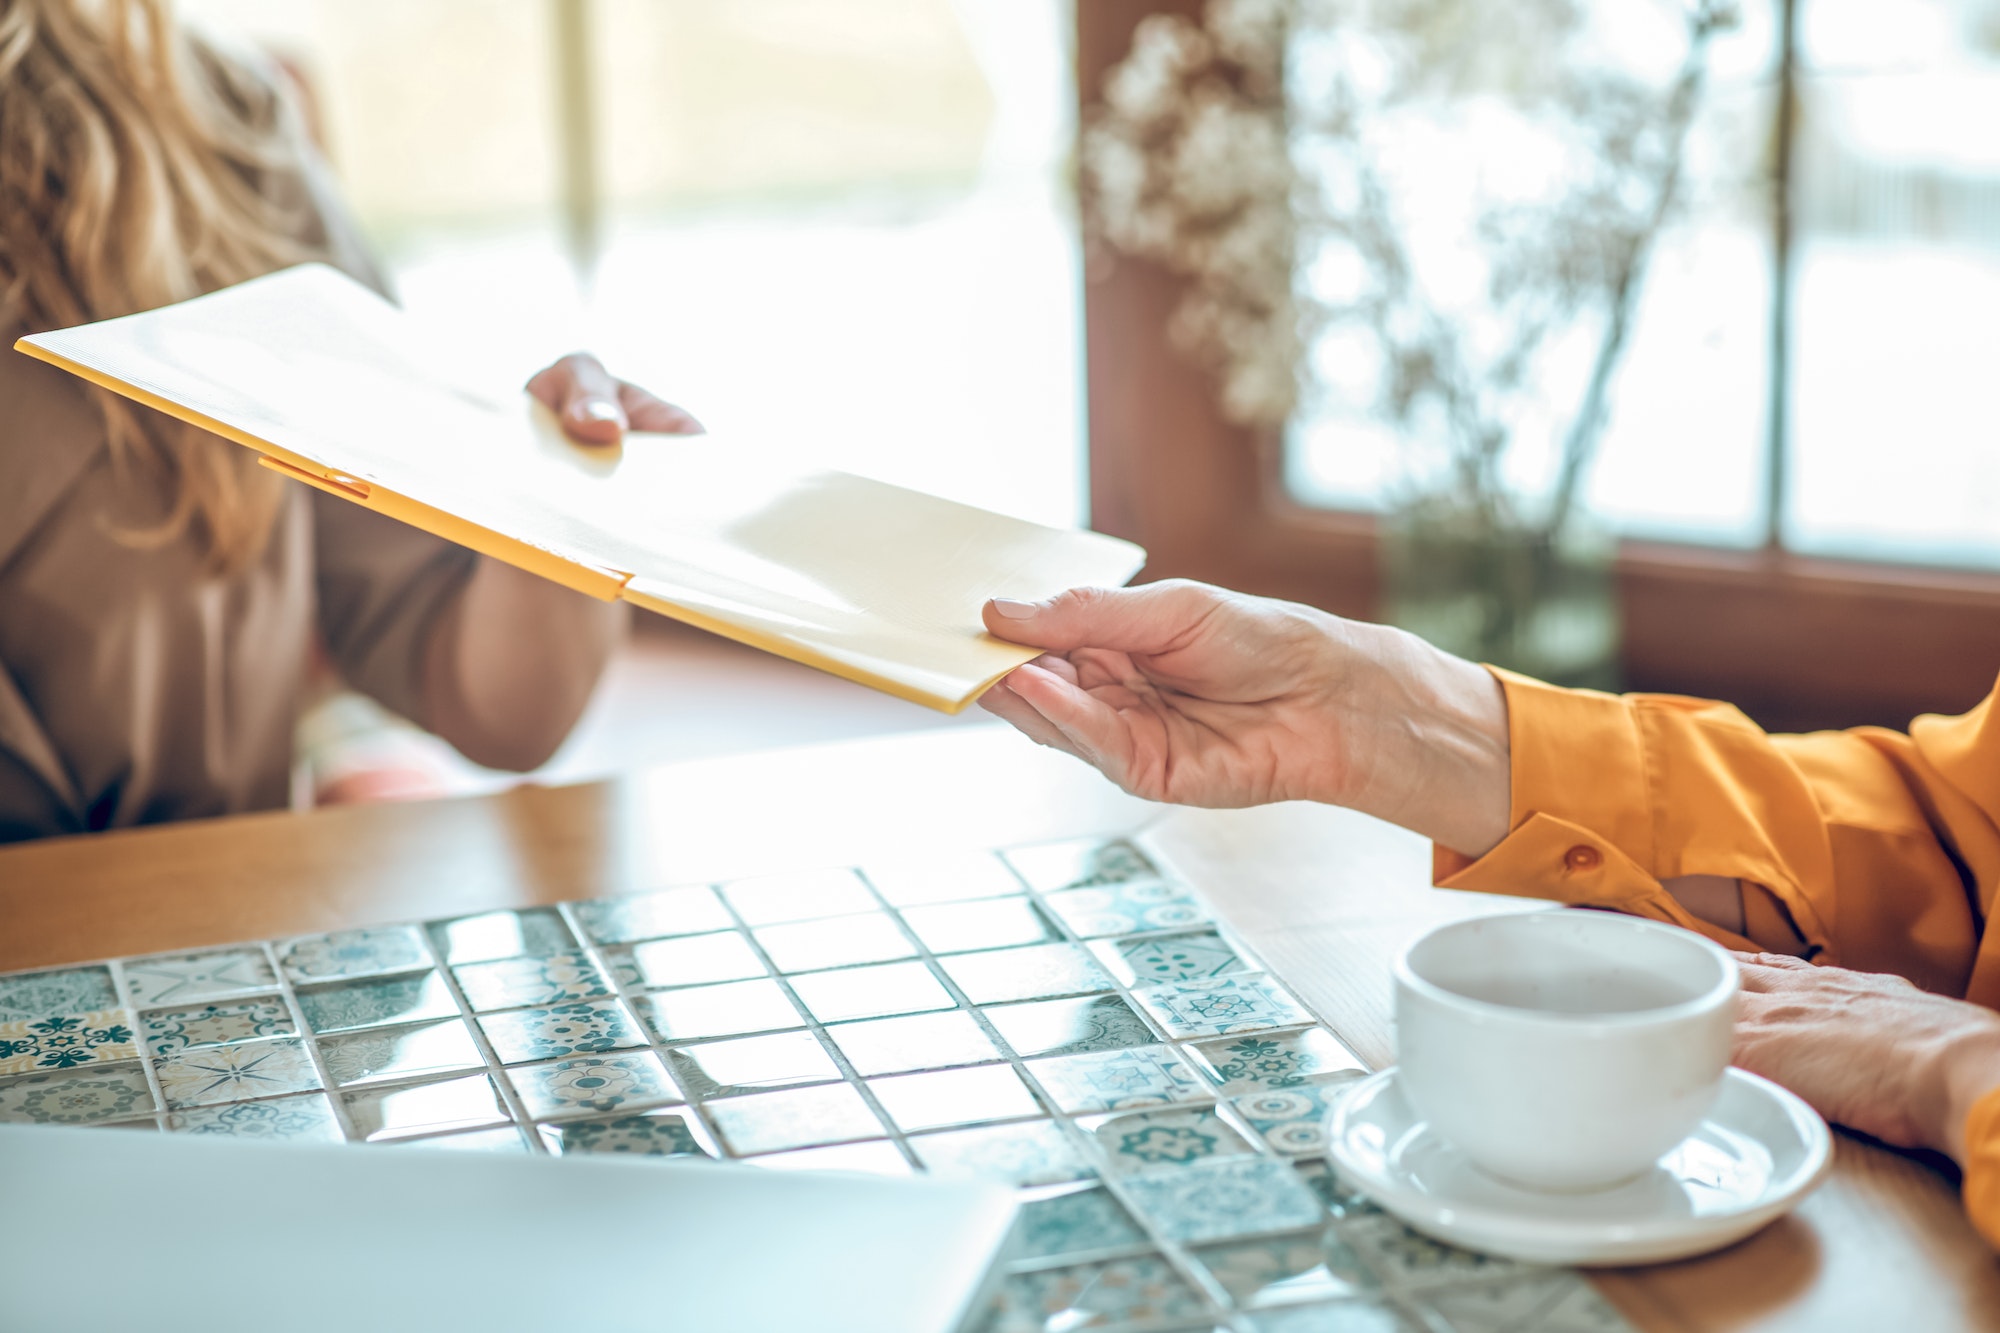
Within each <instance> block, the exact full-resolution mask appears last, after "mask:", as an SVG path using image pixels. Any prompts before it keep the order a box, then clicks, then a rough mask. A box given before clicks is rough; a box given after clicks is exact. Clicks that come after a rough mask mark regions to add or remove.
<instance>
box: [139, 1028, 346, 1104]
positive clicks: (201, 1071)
mask: <svg viewBox="0 0 2000 1333" xmlns="http://www.w3.org/2000/svg"><path fill="white" fill-rule="evenodd" d="M153 1072H154V1074H155V1075H157V1076H158V1078H159V1080H160V1093H161V1095H162V1096H164V1097H165V1098H166V1099H167V1107H168V1109H169V1110H174V1111H180V1110H185V1109H186V1108H188V1107H190V1106H213V1105H216V1104H217V1103H219V1102H242V1101H249V1100H251V1099H253V1098H257V1097H275V1096H278V1095H279V1094H281V1093H287V1092H309V1091H312V1090H314V1089H317V1088H318V1087H319V1073H318V1071H317V1070H315V1069H314V1068H313V1064H312V1060H311V1058H310V1057H309V1056H307V1054H306V1050H305V1047H304V1046H303V1045H302V1044H301V1043H300V1042H299V1041H298V1040H297V1039H296V1038H292V1037H279V1038H276V1039H274V1040H270V1041H246V1042H234V1043H231V1044H229V1045H226V1046H200V1047H196V1048H194V1049H193V1050H186V1051H180V1052H177V1053H176V1054H173V1055H170V1056H167V1057H165V1058H163V1059H158V1060H155V1061H154V1062H153Z"/></svg>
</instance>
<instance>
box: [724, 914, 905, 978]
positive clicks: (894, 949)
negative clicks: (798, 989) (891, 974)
mask: <svg viewBox="0 0 2000 1333" xmlns="http://www.w3.org/2000/svg"><path fill="white" fill-rule="evenodd" d="M756 935H757V943H758V944H759V945H760V946H761V947H762V948H763V950H764V952H765V953H767V954H769V955H770V957H771V963H772V965H773V966H775V967H776V968H777V969H778V970H779V971H780V972H816V971H819V970H820V969H822V968H828V967H851V966H853V965H855V964H857V963H887V962H891V961H893V960H895V959H898V958H913V957H915V956H916V952H917V950H916V946H915V945H913V944H911V943H910V941H909V938H908V937H907V936H906V935H904V934H903V932H902V931H901V930H900V929H898V928H897V926H896V919H895V918H894V917H892V916H890V915H889V914H888V913H887V912H857V913H855V914H854V915H852V916H835V917H827V918H825V919H824V920H820V921H792V922H787V923H785V924H784V925H778V926H760V927H758V929H757V931H756Z"/></svg>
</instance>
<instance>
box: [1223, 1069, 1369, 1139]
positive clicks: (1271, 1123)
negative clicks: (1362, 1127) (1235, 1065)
mask: <svg viewBox="0 0 2000 1333" xmlns="http://www.w3.org/2000/svg"><path fill="white" fill-rule="evenodd" d="M1360 1077H1362V1076H1361V1074H1360V1073H1359V1072H1358V1071H1356V1072H1354V1073H1352V1074H1350V1075H1348V1076H1347V1077H1346V1078H1345V1079H1339V1078H1338V1076H1336V1081H1334V1082H1330V1083H1311V1084H1307V1085H1306V1086H1304V1087H1299V1088H1273V1089H1271V1090H1270V1091H1269V1092H1253V1093H1251V1094H1250V1095H1249V1096H1247V1097H1238V1098H1235V1099H1234V1100H1233V1101H1231V1102H1230V1103H1229V1104H1230V1105H1231V1106H1234V1107H1235V1108H1236V1109H1237V1111H1239V1112H1240V1113H1241V1114H1242V1116H1243V1118H1244V1119H1245V1120H1248V1121H1249V1122H1250V1128H1251V1129H1253V1130H1255V1131H1257V1133H1258V1135H1259V1136H1260V1137H1262V1138H1263V1140H1264V1142H1266V1143H1268V1144H1270V1145H1271V1147H1272V1148H1274V1149H1276V1150H1277V1151H1278V1152H1281V1153H1286V1154H1289V1155H1291V1156H1296V1157H1304V1156H1311V1155H1314V1154H1317V1153H1323V1152H1325V1151H1326V1113H1327V1108H1328V1106H1329V1104H1330V1099H1331V1098H1333V1097H1336V1096H1338V1095H1339V1092H1340V1090H1341V1089H1342V1088H1344V1087H1346V1086H1347V1085H1348V1084H1349V1083H1351V1082H1353V1081H1354V1080H1356V1079H1358V1078H1360Z"/></svg>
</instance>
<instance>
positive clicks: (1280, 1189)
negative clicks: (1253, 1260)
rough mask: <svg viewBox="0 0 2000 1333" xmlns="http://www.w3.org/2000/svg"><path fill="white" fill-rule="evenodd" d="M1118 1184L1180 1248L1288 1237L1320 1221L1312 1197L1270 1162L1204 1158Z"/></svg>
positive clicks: (1285, 1170)
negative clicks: (1256, 1237) (1280, 1234)
mask: <svg viewBox="0 0 2000 1333" xmlns="http://www.w3.org/2000/svg"><path fill="white" fill-rule="evenodd" d="M1124 1184H1125V1190H1126V1194H1127V1195H1128V1196H1129V1197H1130V1198H1131V1200H1132V1202H1133V1203H1134V1204H1135V1205H1137V1207H1138V1209H1139V1211H1140V1212H1141V1213H1142V1214H1144V1215H1145V1216H1146V1217H1147V1218H1148V1219H1149V1220H1150V1221H1151V1222H1152V1224H1153V1225H1154V1226H1155V1227H1156V1228H1158V1230H1159V1232H1160V1234H1161V1235H1163V1236H1165V1237H1167V1238H1168V1239H1169V1240H1177V1241H1181V1242H1183V1243H1192V1242H1195V1241H1207V1240H1234V1239H1236V1238H1237V1237H1240V1236H1252V1235H1257V1234H1260V1233H1263V1232H1269V1231H1293V1230H1297V1229H1299V1228H1301V1227H1309V1226H1314V1225H1317V1224H1318V1223H1319V1221H1320V1219H1321V1217H1322V1216H1323V1214H1322V1213H1321V1211H1320V1206H1319V1200H1318V1199H1317V1198H1315V1197H1314V1196H1313V1192H1312V1191H1311V1190H1309V1189H1307V1188H1306V1187H1305V1185H1304V1183H1303V1182H1301V1181H1300V1180H1299V1178H1298V1175H1297V1174H1296V1173H1295V1172H1293V1170H1292V1168H1291V1167H1289V1166H1287V1165H1286V1164H1285V1163H1284V1162H1281V1161H1279V1160H1278V1159H1277V1158H1275V1157H1255V1156H1250V1157H1210V1158H1206V1159H1203V1160H1201V1161H1196V1162H1188V1163H1184V1164H1182V1165H1180V1166H1175V1167H1170V1168H1166V1169H1163V1170H1154V1171H1142V1172H1139V1173H1138V1174H1136V1175H1131V1176H1127V1177H1125V1178H1124Z"/></svg>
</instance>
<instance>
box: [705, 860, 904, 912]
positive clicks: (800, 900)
mask: <svg viewBox="0 0 2000 1333" xmlns="http://www.w3.org/2000/svg"><path fill="white" fill-rule="evenodd" d="M722 896H723V897H724V898H726V899H728V900H729V905H730V906H731V907H733V908H735V909H736V914H737V915H738V916H740V917H742V918H743V923H744V924H745V925H749V926H772V925H776V924H777V923H778V922H780V921H808V920H813V919H816V918H818V917H823V916H846V915H847V914H848V913H850V912H866V911H869V910H870V909H872V908H873V907H874V906H875V897H874V895H873V894H871V893H869V892H868V886H867V885H865V884H863V883H862V882H861V879H860V877H859V876H858V875H856V874H855V873H854V872H853V871H852V870H808V871H802V872H800V873H797V874H790V875H766V876H764V877H763V878H761V879H744V880H738V881H737V882H736V883H734V884H725V885H723V886H722Z"/></svg>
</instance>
